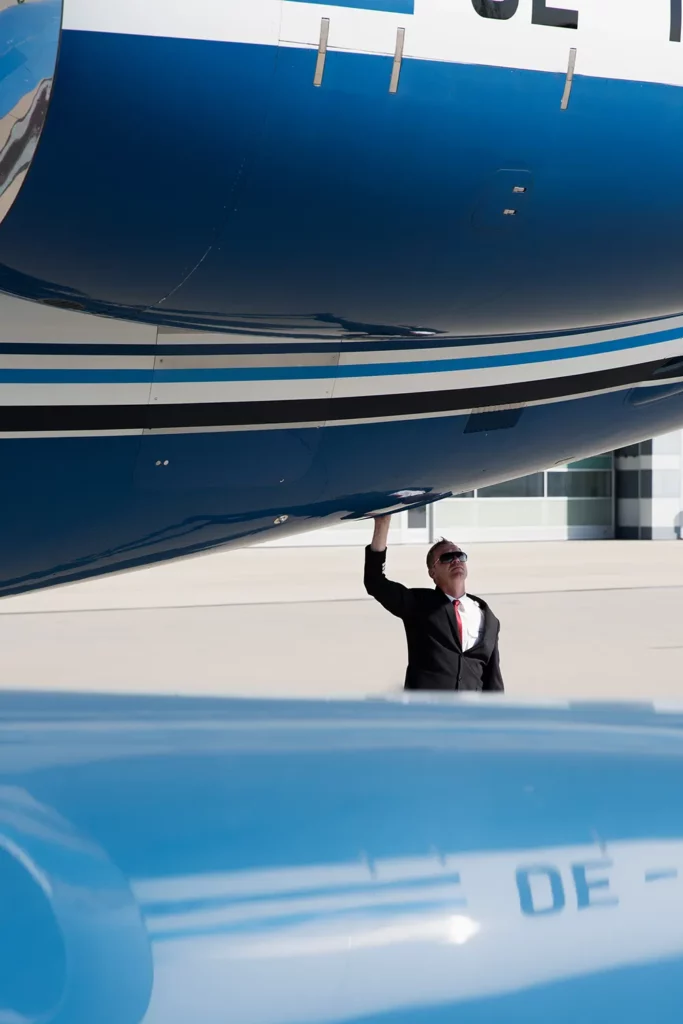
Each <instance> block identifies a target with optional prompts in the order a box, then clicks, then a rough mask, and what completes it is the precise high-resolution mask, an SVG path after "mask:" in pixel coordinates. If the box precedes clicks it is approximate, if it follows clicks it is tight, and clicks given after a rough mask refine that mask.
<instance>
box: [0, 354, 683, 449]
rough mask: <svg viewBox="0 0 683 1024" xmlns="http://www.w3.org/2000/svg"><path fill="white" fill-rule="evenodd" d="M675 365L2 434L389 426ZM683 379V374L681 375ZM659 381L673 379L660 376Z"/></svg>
mask: <svg viewBox="0 0 683 1024" xmlns="http://www.w3.org/2000/svg"><path fill="white" fill-rule="evenodd" d="M668 362H670V360H657V361H656V362H650V363H641V364H640V365H638V366H620V367H616V368H613V369H609V370H600V371H597V372H595V373H584V374H577V375H575V376H568V377H567V376H565V377H550V378H547V379H545V380H531V381H520V382H516V383H511V384H496V385H491V386H489V387H477V388H461V389H458V390H454V391H427V392H424V391H420V392H411V393H410V394H389V395H362V396H357V397H349V398H320V399H317V398H316V399H279V400H275V401H271V402H210V403H199V402H193V403H187V404H180V403H178V404H152V405H59V406H11V405H10V406H7V405H6V406H3V407H2V408H0V431H2V432H12V431H17V432H31V431H36V432H40V431H57V430H58V431H69V430H87V431H97V430H143V429H148V430H163V429H174V428H180V429H182V428H193V427H194V428H201V427H207V428H208V427H235V426H237V427H239V426H245V427H246V426H251V425H255V424H273V425H275V424H287V423H318V422H323V421H332V422H334V421H337V420H364V419H382V418H388V417H395V416H415V415H428V414H430V413H432V414H433V413H457V412H459V411H462V412H463V413H465V412H469V411H471V410H476V409H479V408H490V407H491V406H499V405H520V404H526V403H530V402H542V401H548V400H551V399H558V398H571V397H572V396H575V395H584V394H586V393H590V392H591V391H605V390H609V389H611V388H621V387H628V385H629V384H636V383H641V382H643V381H646V380H648V379H649V378H651V377H652V375H653V374H655V373H657V371H662V370H663V369H665V368H666V365H667V363H668ZM677 373H678V375H680V373H681V369H680V366H678V367H677ZM656 379H657V381H664V380H666V379H667V374H666V373H665V372H664V373H662V372H660V373H657V377H656Z"/></svg>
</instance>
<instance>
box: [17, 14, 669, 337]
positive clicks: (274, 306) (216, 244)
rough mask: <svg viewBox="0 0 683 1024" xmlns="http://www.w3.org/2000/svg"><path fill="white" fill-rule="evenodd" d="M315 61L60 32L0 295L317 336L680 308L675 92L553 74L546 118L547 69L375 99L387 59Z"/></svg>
mask: <svg viewBox="0 0 683 1024" xmlns="http://www.w3.org/2000/svg"><path fill="white" fill-rule="evenodd" d="M315 60H316V54H315V51H311V50H305V49H295V48H291V49H286V48H283V49H282V50H281V52H279V53H278V50H277V48H275V47H267V46H246V45H239V44H230V43H221V42H205V41H196V40H188V39H183V40H180V39H170V38H149V37H140V36H117V35H113V34H108V33H99V34H97V33H95V34H91V33H88V32H69V31H65V32H64V33H63V36H62V42H61V53H60V63H59V75H58V82H57V85H56V87H55V90H54V95H53V97H52V101H51V106H50V111H49V116H48V122H47V124H46V127H45V130H44V132H43V136H42V138H41V144H40V148H39V152H38V155H37V157H36V160H35V161H34V164H33V166H32V169H31V174H30V177H29V180H27V182H26V185H25V188H24V189H23V190H22V193H21V195H20V197H19V198H18V200H17V201H16V202H15V204H14V206H13V207H12V209H11V211H10V214H9V215H8V217H7V218H6V220H5V222H4V223H3V225H2V227H1V229H0V265H2V270H1V271H0V287H2V288H3V289H5V290H7V291H11V292H14V293H16V294H23V295H28V296H33V297H43V298H59V299H62V300H65V301H72V302H76V303H80V304H81V305H82V306H83V307H84V308H87V309H90V310H99V311H104V312H110V313H112V314H114V315H122V316H130V317H140V318H149V319H152V320H154V321H155V322H159V321H161V322H163V321H164V319H166V321H167V322H170V323H193V324H200V325H203V326H205V327H215V326H216V325H223V326H230V325H239V324H242V325H243V326H246V327H249V325H250V324H253V322H254V320H257V321H258V323H259V324H260V325H261V326H262V328H263V329H264V330H268V325H270V326H271V327H272V329H273V330H278V329H279V327H280V325H281V319H282V316H283V315H286V314H289V315H292V314H295V315H296V316H297V317H298V318H300V320H301V321H304V320H306V319H307V320H308V321H309V322H310V324H311V325H315V324H317V323H319V318H320V317H327V318H328V320H329V321H330V329H334V330H336V331H337V333H338V334H339V336H344V335H345V334H347V333H352V332H353V331H354V330H356V331H357V330H358V328H359V325H363V326H364V327H365V328H366V329H367V330H368V331H369V332H370V333H371V334H373V333H375V334H377V336H381V335H382V332H384V333H386V331H387V329H388V328H390V327H392V326H393V327H397V326H401V325H405V324H411V325H416V326H422V327H425V328H430V329H433V330H443V331H446V332H450V333H453V334H455V335H469V334H484V335H486V334H499V333H503V334H510V333H516V332H522V331H528V330H532V331H540V330H546V329H547V330H551V329H552V330H556V329H557V330H564V329H567V328H570V327H585V326H587V325H589V324H605V323H615V322H623V321H627V320H631V319H638V318H647V317H650V316H662V315H665V314H667V313H669V312H673V313H678V312H680V310H681V300H680V288H679V282H680V277H681V269H682V264H681V261H682V260H683V256H682V255H681V250H680V245H679V239H680V237H681V231H682V230H683V206H682V205H681V202H680V189H679V182H680V177H681V172H682V170H683V138H682V137H681V133H680V132H679V131H678V126H679V122H680V117H681V103H682V100H681V90H680V89H677V88H674V87H670V86H664V85H653V84H647V83H642V82H628V81H610V80H606V79H598V78H582V77H581V76H577V77H576V79H575V82H574V89H573V93H572V102H571V106H570V108H569V110H567V111H560V102H559V101H560V97H561V95H562V90H563V88H564V75H563V74H551V73H544V72H534V71H523V70H518V71H516V70H510V69H505V68H495V67H485V66H473V65H459V64H450V63H447V62H431V61H424V60H410V59H408V58H406V59H405V60H404V61H403V66H402V70H401V86H400V90H399V92H398V94H396V95H390V94H389V93H388V82H389V77H390V73H391V63H392V58H391V56H378V55H374V54H351V53H343V52H338V51H333V50H331V51H330V52H329V53H328V55H327V60H326V65H325V77H324V80H323V84H322V86H321V87H320V88H319V89H316V88H314V87H313V85H312V79H313V69H314V65H315ZM122 67H125V68H126V69H127V71H126V75H125V76H122V75H121V74H120V69H121V68H122ZM180 68H182V69H183V70H182V74H179V73H178V69H180ZM622 114H623V116H621V115H622ZM217 125H220V131H217V130H216V126H217ZM501 169H504V170H505V169H514V170H517V171H519V172H520V173H522V174H524V175H525V176H526V177H525V180H526V181H530V182H532V184H533V187H530V192H529V196H528V201H527V202H526V208H525V210H524V211H523V215H520V216H518V217H515V218H500V217H499V216H497V213H496V212H497V211H498V212H499V206H500V200H501V194H502V193H501V184H500V171H501ZM596 211H599V216H596ZM494 214H496V215H495V216H494ZM103 246H106V253H107V258H106V259H102V258H100V256H99V254H100V253H101V252H102V247H103ZM349 325H351V326H349Z"/></svg>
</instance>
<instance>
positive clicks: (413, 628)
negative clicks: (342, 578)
mask: <svg viewBox="0 0 683 1024" xmlns="http://www.w3.org/2000/svg"><path fill="white" fill-rule="evenodd" d="M385 561H386V551H373V550H372V548H370V547H368V548H366V549H365V580H364V581H365V589H366V590H367V592H368V594H370V596H371V597H374V598H375V600H377V601H379V603H380V604H381V605H382V606H383V607H384V608H386V609H387V611H388V612H391V614H392V615H397V616H398V618H399V619H403V625H404V626H405V630H406V638H407V640H408V669H407V671H406V680H405V686H406V689H407V690H487V691H494V690H495V691H498V692H502V691H503V689H504V686H503V677H502V675H501V673H500V657H499V654H498V635H499V633H500V623H499V621H498V619H497V618H496V616H495V615H494V614H493V612H492V611H491V609H490V608H489V606H488V605H487V604H486V602H485V601H482V600H481V598H479V597H474V595H473V594H470V595H469V597H471V598H472V600H473V601H476V602H477V603H478V604H479V605H480V606H481V609H482V612H483V628H482V631H481V634H480V636H479V640H478V641H477V643H476V644H475V645H474V647H471V648H470V650H469V651H463V649H462V645H461V643H460V637H459V635H458V627H457V623H456V619H455V610H454V608H453V602H452V601H451V600H450V598H448V597H447V596H446V594H444V592H443V591H442V590H439V589H438V588H435V589H434V590H427V589H424V590H422V589H409V588H408V587H404V586H403V585H402V584H401V583H393V582H392V581H391V580H388V579H387V578H386V576H385V575H384V563H385Z"/></svg>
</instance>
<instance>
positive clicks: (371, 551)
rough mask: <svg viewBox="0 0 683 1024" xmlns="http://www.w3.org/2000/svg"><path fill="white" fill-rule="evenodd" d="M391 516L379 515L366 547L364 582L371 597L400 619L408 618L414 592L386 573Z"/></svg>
mask: <svg viewBox="0 0 683 1024" xmlns="http://www.w3.org/2000/svg"><path fill="white" fill-rule="evenodd" d="M390 525H391V516H377V518H376V519H375V530H374V533H373V535H372V541H371V543H370V545H369V547H367V548H366V549H365V574H364V578H363V582H364V583H365V589H366V590H367V592H368V594H369V595H370V597H374V598H375V600H376V601H379V603H380V604H381V605H382V607H383V608H386V610H387V611H388V612H391V614H392V615H397V616H398V617H399V619H405V618H407V617H408V616H409V615H410V614H411V611H412V606H413V599H412V594H411V592H410V591H409V590H408V588H407V587H404V586H403V584H402V583H394V582H392V580H388V579H387V578H386V576H385V575H384V563H385V561H386V557H387V538H388V536H389V526H390Z"/></svg>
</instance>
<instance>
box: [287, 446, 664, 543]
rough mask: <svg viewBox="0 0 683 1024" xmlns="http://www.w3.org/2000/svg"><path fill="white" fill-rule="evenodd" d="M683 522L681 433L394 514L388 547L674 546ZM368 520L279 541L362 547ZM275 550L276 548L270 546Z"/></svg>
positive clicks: (367, 529) (368, 531)
mask: <svg viewBox="0 0 683 1024" xmlns="http://www.w3.org/2000/svg"><path fill="white" fill-rule="evenodd" d="M682 522H683V431H680V430H679V431H676V432H675V433H672V434H665V435H664V436H663V437H658V438H655V439H654V440H652V441H644V442H642V443H641V444H635V445H630V446H629V447H627V448H620V449H618V450H617V451H616V452H609V453H607V454H605V455H597V456H595V457H593V458H589V459H581V460H580V461H578V462H570V463H568V464H567V465H563V466H553V467H552V469H547V470H545V471H543V472H539V473H531V474H530V475H528V476H523V477H519V478H518V479H516V480H509V481H507V482H506V483H502V484H494V485H493V486H491V487H481V488H479V489H478V490H476V491H470V492H468V493H467V494H461V495H458V496H457V497H453V498H445V499H444V500H443V501H439V502H435V503H434V504H432V505H427V506H425V507H423V508H419V509H414V510H412V511H409V512H403V513H400V514H399V515H397V516H396V519H395V525H394V527H393V528H392V543H406V544H410V543H419V544H426V543H430V542H432V541H433V540H435V539H436V538H438V537H442V536H448V537H452V538H453V539H454V540H457V541H458V542H463V543H468V542H474V541H533V540H538V541H543V540H545V541H550V540H552V541H557V540H609V539H612V538H617V539H624V540H674V539H680V537H681V527H682ZM369 533H370V524H369V523H368V522H367V520H361V521H356V522H348V523H344V524H342V525H339V526H334V527H330V528H328V529H324V530H314V531H311V532H310V533H307V534H302V535H300V536H298V537H294V538H292V539H291V540H289V541H284V542H282V543H283V544H286V545H287V546H292V545H295V546H296V545H302V544H307V545H308V544H312V545H321V544H339V545H342V544H355V545H358V544H365V543H367V538H368V536H369ZM271 543H273V544H274V545H275V544H277V543H278V542H271Z"/></svg>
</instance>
